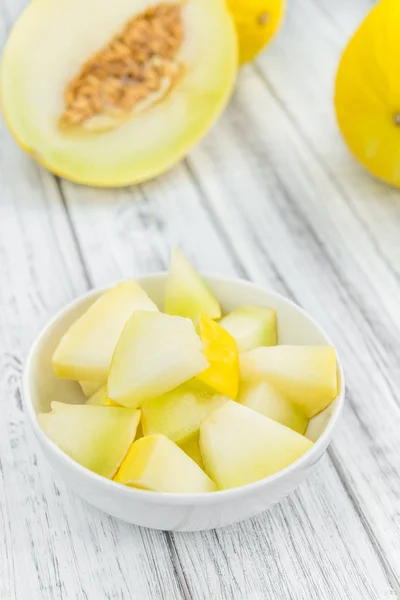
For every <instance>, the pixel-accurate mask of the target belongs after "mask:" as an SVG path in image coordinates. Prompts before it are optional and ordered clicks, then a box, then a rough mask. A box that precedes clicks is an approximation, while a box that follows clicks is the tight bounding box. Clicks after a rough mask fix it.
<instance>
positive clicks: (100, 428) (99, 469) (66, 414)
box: [38, 402, 140, 479]
mask: <svg viewBox="0 0 400 600" xmlns="http://www.w3.org/2000/svg"><path fill="white" fill-rule="evenodd" d="M38 421H39V424H40V426H41V427H42V429H43V431H44V432H45V434H46V435H47V436H48V437H49V438H50V439H51V440H52V441H53V442H54V443H55V444H57V446H58V447H59V448H61V450H63V452H65V453H66V454H68V456H70V457H71V458H73V459H74V460H76V462H78V463H79V464H81V465H82V466H84V467H86V468H87V469H90V470H91V471H94V472H95V473H97V474H98V475H102V476H103V477H107V478H108V479H112V478H113V477H114V475H115V474H116V472H117V471H118V469H119V467H120V465H121V463H122V461H123V460H124V458H125V456H126V454H127V452H128V450H129V448H130V447H131V445H132V443H133V441H134V439H135V434H136V429H137V426H138V424H139V421H140V410H128V409H126V408H114V407H107V406H88V405H86V404H62V403H61V402H52V403H51V412H50V413H43V414H39V415H38Z"/></svg>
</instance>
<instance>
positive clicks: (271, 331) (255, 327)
mask: <svg viewBox="0 0 400 600" xmlns="http://www.w3.org/2000/svg"><path fill="white" fill-rule="evenodd" d="M219 324H220V325H221V327H223V328H224V329H226V331H229V333H230V334H231V335H232V336H233V337H234V338H235V340H236V344H237V347H238V349H239V352H241V353H242V352H248V350H253V348H258V346H276V344H277V328H276V312H275V311H274V310H273V309H272V308H264V307H262V306H242V307H241V308H237V309H236V310H233V311H232V312H230V313H229V315H226V317H224V318H223V319H221V321H220V322H219Z"/></svg>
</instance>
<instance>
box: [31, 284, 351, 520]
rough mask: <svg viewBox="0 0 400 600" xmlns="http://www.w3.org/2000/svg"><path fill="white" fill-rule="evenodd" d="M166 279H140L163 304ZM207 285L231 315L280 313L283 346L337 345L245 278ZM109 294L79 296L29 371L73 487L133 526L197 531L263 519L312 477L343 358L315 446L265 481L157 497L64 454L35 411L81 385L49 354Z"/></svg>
mask: <svg viewBox="0 0 400 600" xmlns="http://www.w3.org/2000/svg"><path fill="white" fill-rule="evenodd" d="M165 279H166V274H165V273H160V274H155V275H150V276H148V277H143V278H141V279H138V281H139V283H140V284H141V285H142V286H143V288H144V289H145V290H146V291H147V292H148V294H149V295H150V296H151V298H152V299H153V300H154V301H155V302H156V303H157V304H158V306H160V307H162V303H163V291H164V284H165ZM206 280H207V282H208V284H209V285H210V287H211V289H212V290H213V291H214V293H215V295H216V296H217V298H218V299H219V300H220V301H221V303H222V306H223V309H224V311H225V312H228V311H230V310H232V309H234V308H236V307H238V306H242V305H244V304H253V305H259V306H267V307H271V308H274V309H275V310H276V311H277V315H278V327H279V341H280V343H284V344H301V345H313V344H319V345H332V344H331V342H330V340H329V338H328V336H327V335H326V334H325V333H324V332H323V331H322V329H321V328H320V327H319V325H317V323H316V322H315V321H314V320H313V319H312V318H311V317H310V316H309V315H307V314H306V313H305V312H304V311H303V310H302V309H301V308H299V307H298V306H296V305H295V304H293V302H291V301H289V300H287V299H286V298H284V297H283V296H281V295H279V294H276V293H274V292H269V291H267V290H265V289H263V288H261V287H258V286H256V285H253V284H252V283H249V282H247V281H241V280H234V279H224V278H221V277H211V276H210V277H206ZM104 291H105V289H97V290H94V291H91V292H89V293H88V294H86V295H85V296H82V297H81V298H78V299H77V300H75V301H74V302H72V303H71V304H69V305H68V306H67V307H66V308H64V309H63V310H61V311H60V312H59V313H58V314H57V315H56V316H55V317H54V318H53V319H52V320H51V321H50V323H49V324H48V325H47V326H46V327H45V328H44V329H43V331H42V332H41V333H40V335H39V336H38V338H37V339H36V341H35V343H34V344H33V346H32V348H31V351H30V353H29V356H28V359H27V363H26V368H25V373H24V382H23V388H24V389H23V395H24V402H25V411H26V414H27V417H28V419H29V421H30V424H31V426H32V429H33V431H34V433H35V435H36V438H37V440H38V442H39V445H40V446H41V448H42V450H43V452H44V454H45V456H46V458H47V460H48V461H49V462H50V464H51V465H52V467H53V469H54V470H55V471H56V473H57V474H58V476H60V477H61V478H62V479H63V480H64V482H65V484H66V485H67V486H68V487H70V488H71V489H72V490H74V491H75V492H76V493H77V494H79V495H80V496H81V497H82V498H84V499H85V500H86V501H87V502H89V503H90V504H93V505H94V506H96V507H97V508H99V509H100V510H103V511H104V512H106V513H109V514H110V515H112V516H114V517H118V518H119V519H123V520H124V521H128V522H129V523H134V524H136V525H141V526H143V527H152V528H155V529H164V530H170V531H195V530H201V529H211V528H214V527H222V526H225V525H229V524H231V523H236V522H237V521H241V520H243V519H247V518H248V517H251V516H254V515H257V514H258V513H260V512H262V511H264V510H266V509H267V508H269V507H270V506H272V505H273V504H275V503H276V502H279V501H280V500H282V498H284V497H285V496H287V495H288V494H290V492H292V491H293V490H294V489H295V488H296V487H297V486H298V485H299V484H300V483H301V482H302V481H303V480H304V479H305V478H306V477H307V476H308V474H309V473H310V471H311V469H312V467H313V466H314V465H315V464H316V463H317V462H318V461H319V459H320V458H321V456H322V455H323V453H324V452H325V450H326V448H327V446H328V444H329V442H330V440H331V438H332V434H333V431H334V429H335V427H336V425H337V422H338V419H339V415H340V413H341V410H342V407H343V402H344V379H343V372H342V368H341V365H340V361H339V359H338V369H339V385H340V388H339V389H340V393H339V396H338V397H337V398H336V400H335V401H334V402H333V403H332V404H331V405H330V406H329V407H328V408H327V409H326V410H325V411H324V412H323V413H321V414H320V415H318V416H317V417H315V418H314V419H313V420H312V422H311V423H310V426H309V429H308V430H307V435H308V436H309V437H310V438H311V439H313V441H315V444H314V446H313V447H312V448H311V449H310V450H309V451H308V452H307V453H306V454H304V455H303V456H302V457H301V458H300V459H299V460H297V461H296V462H295V463H293V464H292V465H290V466H289V467H287V468H286V469H284V470H283V471H280V472H279V473H277V474H275V475H273V476H272V477H268V478H267V479H263V480H262V481H258V482H256V483H252V484H250V485H246V486H243V487H241V488H236V489H232V490H227V491H221V492H214V493H210V494H159V493H155V492H148V491H144V490H136V489H133V488H129V487H124V486H122V485H120V484H117V483H114V482H113V481H110V480H108V479H105V478H103V477H100V476H99V475H96V474H95V473H92V472H91V471H89V470H87V469H85V468H84V467H82V466H81V465H79V464H78V463H76V462H75V461H74V460H72V459H71V458H70V457H69V456H67V455H66V454H64V452H62V451H61V450H60V449H59V448H58V447H57V446H56V445H55V444H54V443H53V442H51V441H50V440H49V439H48V438H47V437H46V435H45V434H44V432H43V431H42V429H41V428H40V427H39V424H38V422H37V419H36V414H37V413H38V412H43V411H48V410H50V403H51V401H53V400H57V401H59V402H69V403H80V402H83V401H84V396H83V394H82V392H81V390H80V387H79V386H78V384H76V383H74V382H70V381H66V380H59V379H57V378H56V376H55V375H54V373H53V370H52V366H51V357H52V355H53V352H54V349H55V347H56V345H57V343H58V341H59V340H60V338H61V336H62V335H63V334H64V332H65V331H66V330H67V329H68V327H69V326H70V325H71V323H72V322H73V321H74V320H75V319H76V318H77V317H79V316H80V315H81V314H82V313H83V312H84V311H85V310H86V309H87V308H88V306H89V305H90V304H91V303H92V302H93V301H94V300H96V299H97V298H98V297H99V296H100V294H102V293H103V292H104Z"/></svg>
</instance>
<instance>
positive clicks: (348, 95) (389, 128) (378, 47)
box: [335, 0, 400, 186]
mask: <svg viewBox="0 0 400 600" xmlns="http://www.w3.org/2000/svg"><path fill="white" fill-rule="evenodd" d="M399 30H400V4H399V2H398V1H397V0H381V2H379V3H378V4H377V5H376V6H375V7H374V8H373V9H372V10H371V12H370V13H369V14H368V16H367V17H366V19H365V20H364V22H363V23H362V24H361V25H360V27H359V29H358V30H357V31H356V32H355V34H354V35H353V37H352V38H351V40H350V42H349V44H348V46H347V48H346V49H345V51H344V53H343V56H342V58H341V61H340V64H339V69H338V72H337V77H336V86H335V109H336V116H337V120H338V124H339V127H340V130H341V132H342V135H343V137H344V139H345V141H346V143H347V145H348V147H349V149H350V151H351V152H352V153H353V154H354V156H355V157H356V158H357V159H358V160H359V162H360V163H361V164H362V165H364V167H366V168H367V169H368V171H370V173H372V174H373V175H375V176H376V177H378V178H379V179H382V180H384V181H386V182H388V183H390V184H392V185H395V186H400V81H399V67H400V58H399V57H400V37H399Z"/></svg>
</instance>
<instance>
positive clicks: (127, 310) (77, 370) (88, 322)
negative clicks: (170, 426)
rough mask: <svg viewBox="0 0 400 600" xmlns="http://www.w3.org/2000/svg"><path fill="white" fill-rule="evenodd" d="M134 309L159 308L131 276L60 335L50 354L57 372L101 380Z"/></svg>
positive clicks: (59, 374)
mask: <svg viewBox="0 0 400 600" xmlns="http://www.w3.org/2000/svg"><path fill="white" fill-rule="evenodd" d="M136 310H141V311H144V310H148V311H158V308H157V307H156V305H155V304H154V302H153V301H152V300H150V298H149V297H148V295H147V294H146V292H145V291H144V290H143V289H142V288H141V287H140V286H139V285H138V284H137V283H136V282H135V281H133V280H128V281H124V282H122V283H120V284H119V285H117V286H116V287H114V288H112V289H111V290H110V291H108V292H106V293H105V294H104V295H103V296H101V298H99V300H97V301H96V302H95V303H94V304H92V306H90V307H89V309H88V310H87V311H86V312H85V313H84V314H83V315H82V316H81V317H80V318H79V319H78V320H77V321H75V323H74V324H73V325H72V326H71V327H70V328H69V330H68V331H67V332H66V333H65V335H64V336H63V337H62V338H61V341H60V343H59V344H58V346H57V348H56V351H55V352H54V355H53V368H54V370H55V372H56V375H57V376H58V377H62V378H66V379H76V380H85V381H93V382H96V383H98V382H101V383H102V384H104V383H105V382H106V381H107V377H108V371H109V369H110V364H111V359H112V356H113V353H114V350H115V346H116V345H117V342H118V339H119V336H120V335H121V332H122V330H123V328H124V326H125V323H126V322H127V320H128V319H129V317H130V316H131V315H132V313H133V312H134V311H136Z"/></svg>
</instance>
